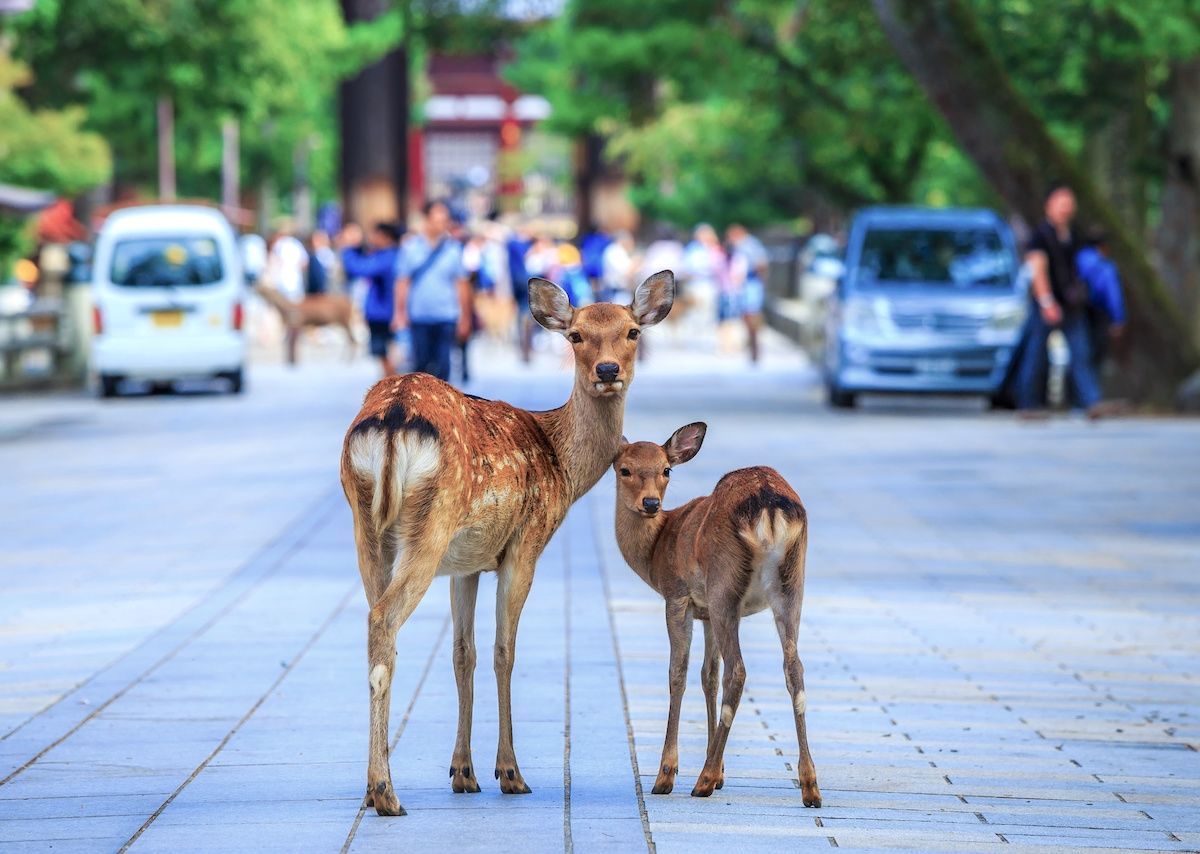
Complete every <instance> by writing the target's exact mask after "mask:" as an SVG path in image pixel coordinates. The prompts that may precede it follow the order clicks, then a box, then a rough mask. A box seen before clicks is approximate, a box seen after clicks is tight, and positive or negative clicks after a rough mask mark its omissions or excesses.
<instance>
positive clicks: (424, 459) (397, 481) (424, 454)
mask: <svg viewBox="0 0 1200 854" xmlns="http://www.w3.org/2000/svg"><path fill="white" fill-rule="evenodd" d="M389 451H391V452H392V453H395V455H396V458H395V461H394V465H393V466H392V482H391V483H383V482H382V481H383V468H384V461H385V460H386V459H387V454H388V453H389ZM440 461H441V449H440V448H439V447H438V443H437V442H436V441H434V440H433V439H431V438H429V437H428V436H422V435H421V434H419V433H414V432H408V431H405V430H403V429H401V430H400V431H399V432H397V433H396V434H395V442H394V445H393V447H392V448H389V447H388V434H387V433H386V432H384V431H383V430H370V431H368V432H365V433H362V434H359V435H358V436H356V437H355V438H354V439H353V441H352V442H351V445H350V467H351V468H353V469H354V470H355V471H356V472H358V473H359V474H360V475H362V476H364V477H366V478H368V479H369V480H370V481H371V483H372V485H373V487H374V492H373V494H372V496H371V514H372V515H373V516H374V517H375V521H376V523H380V522H382V521H384V520H380V519H379V511H380V508H381V507H382V506H383V496H384V490H385V489H387V490H391V498H392V500H391V502H389V504H390V506H391V507H392V508H393V510H397V509H399V507H400V503H401V501H402V500H403V498H404V493H405V491H406V490H408V489H410V488H411V487H412V486H414V485H415V484H417V483H419V482H421V481H423V480H425V479H426V478H427V477H429V476H430V475H432V474H433V473H434V472H436V471H437V469H438V464H439V463H440Z"/></svg>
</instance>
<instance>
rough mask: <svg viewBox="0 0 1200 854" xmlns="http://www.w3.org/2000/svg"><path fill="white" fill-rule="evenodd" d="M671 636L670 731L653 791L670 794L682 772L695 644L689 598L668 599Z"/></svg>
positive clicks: (668, 621)
mask: <svg viewBox="0 0 1200 854" xmlns="http://www.w3.org/2000/svg"><path fill="white" fill-rule="evenodd" d="M667 637H668V638H669V639H670V641H671V667H670V671H669V676H668V678H669V681H670V688H671V707H670V710H669V711H668V712H667V734H666V736H665V737H664V739H663V752H662V761H661V762H659V763H658V779H656V780H655V781H654V788H653V789H652V790H651V794H655V795H669V794H671V790H672V789H673V788H675V775H676V774H678V773H679V707H680V706H681V705H682V704H683V692H684V689H685V688H687V668H688V653H689V652H690V651H691V646H692V609H691V607H690V605H689V603H688V599H687V597H684V598H682V599H668V600H667Z"/></svg>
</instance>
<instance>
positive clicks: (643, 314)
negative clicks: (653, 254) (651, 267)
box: [629, 270, 675, 326]
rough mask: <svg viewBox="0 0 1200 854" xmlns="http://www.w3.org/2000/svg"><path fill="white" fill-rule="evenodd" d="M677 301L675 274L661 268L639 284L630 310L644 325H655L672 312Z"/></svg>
mask: <svg viewBox="0 0 1200 854" xmlns="http://www.w3.org/2000/svg"><path fill="white" fill-rule="evenodd" d="M674 302H675V274H674V273H672V272H671V271H670V270H660V271H659V272H657V273H655V274H654V275H653V276H651V277H650V278H648V279H646V281H644V282H642V283H641V284H640V285H638V289H637V291H635V292H634V294H633V305H631V306H629V310H630V311H632V312H633V317H634V319H635V320H636V321H637V322H638V323H639V324H641V325H642V326H653V325H654V324H656V323H658V322H659V321H660V320H662V319H663V318H664V317H666V316H667V315H668V314H670V313H671V306H672V305H673V304H674Z"/></svg>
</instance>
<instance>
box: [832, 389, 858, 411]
mask: <svg viewBox="0 0 1200 854" xmlns="http://www.w3.org/2000/svg"><path fill="white" fill-rule="evenodd" d="M825 392H826V395H827V397H828V400H829V405H830V406H832V407H833V408H834V409H853V408H854V404H855V402H856V400H857V395H855V393H854V392H852V391H846V390H845V389H844V388H841V387H840V386H837V385H835V384H834V383H832V382H830V383H827V384H826V386H825Z"/></svg>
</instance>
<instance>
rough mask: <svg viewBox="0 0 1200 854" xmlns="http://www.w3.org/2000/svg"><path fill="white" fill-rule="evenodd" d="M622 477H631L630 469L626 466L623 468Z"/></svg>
mask: <svg viewBox="0 0 1200 854" xmlns="http://www.w3.org/2000/svg"><path fill="white" fill-rule="evenodd" d="M621 477H629V469H627V468H625V466H621Z"/></svg>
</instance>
